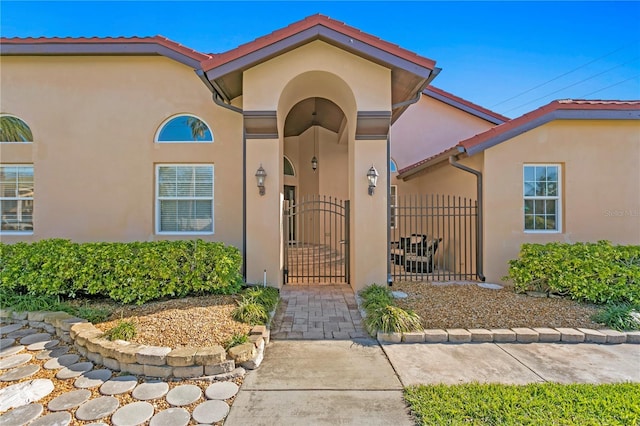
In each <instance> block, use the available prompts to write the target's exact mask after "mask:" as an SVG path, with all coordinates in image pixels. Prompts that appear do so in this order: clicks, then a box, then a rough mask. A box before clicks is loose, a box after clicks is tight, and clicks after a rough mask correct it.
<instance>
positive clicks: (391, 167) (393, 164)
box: [389, 158, 398, 173]
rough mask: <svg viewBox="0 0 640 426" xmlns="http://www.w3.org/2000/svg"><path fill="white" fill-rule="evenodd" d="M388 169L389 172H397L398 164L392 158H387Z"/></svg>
mask: <svg viewBox="0 0 640 426" xmlns="http://www.w3.org/2000/svg"><path fill="white" fill-rule="evenodd" d="M389 171H390V172H391V173H397V172H398V165H397V164H396V162H395V161H393V158H391V159H389Z"/></svg>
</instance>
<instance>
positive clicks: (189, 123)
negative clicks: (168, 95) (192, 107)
mask: <svg viewBox="0 0 640 426" xmlns="http://www.w3.org/2000/svg"><path fill="white" fill-rule="evenodd" d="M156 142H160V143H211V142H213V133H212V132H211V129H210V128H209V126H208V125H207V123H205V122H204V121H202V120H201V119H200V118H198V117H195V116H193V115H186V114H183V115H178V116H175V117H172V118H170V119H168V120H167V121H165V122H164V123H163V124H162V125H161V126H160V129H159V130H158V133H157V134H156Z"/></svg>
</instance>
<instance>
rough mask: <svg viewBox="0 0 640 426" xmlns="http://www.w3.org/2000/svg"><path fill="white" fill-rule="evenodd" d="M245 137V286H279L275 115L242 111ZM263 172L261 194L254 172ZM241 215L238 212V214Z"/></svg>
mask: <svg viewBox="0 0 640 426" xmlns="http://www.w3.org/2000/svg"><path fill="white" fill-rule="evenodd" d="M244 123H245V138H246V158H245V162H246V163H245V164H246V188H245V189H246V271H247V277H246V279H247V282H248V283H262V281H263V277H264V271H265V270H266V271H267V285H269V286H271V287H280V285H281V284H282V273H281V270H282V259H281V257H282V220H281V217H282V191H281V189H282V182H281V179H282V173H281V170H282V164H281V159H282V153H281V146H280V145H281V144H280V140H279V138H278V135H277V131H276V129H275V112H268V111H267V112H265V111H258V112H256V111H245V113H244ZM261 165H262V168H263V169H264V170H265V171H266V173H267V177H266V179H265V183H264V186H265V194H264V195H260V194H259V191H258V186H257V180H256V176H255V175H256V171H257V170H258V168H259V167H260V166H261ZM238 213H240V212H238Z"/></svg>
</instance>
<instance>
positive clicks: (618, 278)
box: [503, 241, 640, 304]
mask: <svg viewBox="0 0 640 426" xmlns="http://www.w3.org/2000/svg"><path fill="white" fill-rule="evenodd" d="M503 279H505V280H507V279H508V280H512V281H513V283H514V286H515V290H516V291H518V292H524V291H528V290H537V291H548V292H550V293H556V294H563V295H568V296H570V297H571V298H572V299H579V300H584V301H588V302H592V303H598V304H609V303H623V302H629V303H640V246H614V245H612V244H611V243H610V242H608V241H599V242H597V243H576V244H565V243H549V244H523V245H522V248H521V250H520V256H519V257H518V259H514V260H510V261H509V272H508V275H507V276H505V277H503Z"/></svg>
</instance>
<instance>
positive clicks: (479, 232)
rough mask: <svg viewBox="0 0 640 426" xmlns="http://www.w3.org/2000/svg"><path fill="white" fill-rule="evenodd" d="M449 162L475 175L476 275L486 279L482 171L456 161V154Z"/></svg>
mask: <svg viewBox="0 0 640 426" xmlns="http://www.w3.org/2000/svg"><path fill="white" fill-rule="evenodd" d="M449 164H451V165H452V166H453V167H455V168H457V169H460V170H464V171H465V172H467V173H471V174H473V175H475V176H476V192H477V195H476V197H477V199H478V215H477V216H476V234H477V238H476V269H477V272H476V276H477V277H478V279H480V281H486V279H487V278H486V277H485V276H484V273H483V256H482V247H483V232H482V227H483V219H482V173H481V172H479V171H477V170H474V169H472V168H470V167H467V166H465V165H463V164H460V163H458V156H457V155H451V156H450V157H449Z"/></svg>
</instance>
